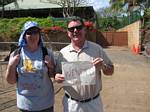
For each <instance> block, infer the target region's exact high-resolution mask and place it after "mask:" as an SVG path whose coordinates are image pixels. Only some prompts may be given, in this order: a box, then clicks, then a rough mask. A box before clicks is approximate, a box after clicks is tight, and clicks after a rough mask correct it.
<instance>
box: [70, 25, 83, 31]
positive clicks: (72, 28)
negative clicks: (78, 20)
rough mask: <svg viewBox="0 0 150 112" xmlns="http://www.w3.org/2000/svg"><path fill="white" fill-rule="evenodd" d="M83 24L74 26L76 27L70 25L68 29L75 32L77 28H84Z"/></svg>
mask: <svg viewBox="0 0 150 112" xmlns="http://www.w3.org/2000/svg"><path fill="white" fill-rule="evenodd" d="M82 28H83V26H82V25H80V26H74V27H70V28H68V31H70V32H74V30H75V29H77V30H78V31H80V30H82Z"/></svg>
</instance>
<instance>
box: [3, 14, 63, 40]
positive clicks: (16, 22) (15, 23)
mask: <svg viewBox="0 0 150 112" xmlns="http://www.w3.org/2000/svg"><path fill="white" fill-rule="evenodd" d="M26 21H36V22H37V23H38V24H39V26H40V27H42V28H48V27H52V26H60V27H62V28H64V29H66V21H65V20H64V21H63V20H60V21H59V20H56V21H54V18H52V17H47V18H32V17H26V18H13V19H0V28H1V29H0V40H4V38H7V40H14V41H17V40H18V37H19V35H20V33H21V32H22V28H23V25H24V23H25V22H26Z"/></svg>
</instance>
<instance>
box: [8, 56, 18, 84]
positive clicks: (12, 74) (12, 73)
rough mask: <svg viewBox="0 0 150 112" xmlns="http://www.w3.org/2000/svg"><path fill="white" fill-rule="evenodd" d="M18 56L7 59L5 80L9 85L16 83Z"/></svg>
mask: <svg viewBox="0 0 150 112" xmlns="http://www.w3.org/2000/svg"><path fill="white" fill-rule="evenodd" d="M19 60H20V55H19V54H17V55H16V56H11V57H10V59H9V63H8V65H7V70H6V74H5V79H6V81H7V82H8V83H9V84H14V83H16V82H17V76H16V75H17V73H16V67H17V65H18V63H19Z"/></svg>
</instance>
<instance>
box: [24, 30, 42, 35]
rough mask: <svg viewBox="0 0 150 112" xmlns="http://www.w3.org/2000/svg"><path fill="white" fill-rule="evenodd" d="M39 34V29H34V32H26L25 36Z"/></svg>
mask: <svg viewBox="0 0 150 112" xmlns="http://www.w3.org/2000/svg"><path fill="white" fill-rule="evenodd" d="M39 32H40V30H39V29H34V30H27V31H26V34H27V35H33V34H38V33H39Z"/></svg>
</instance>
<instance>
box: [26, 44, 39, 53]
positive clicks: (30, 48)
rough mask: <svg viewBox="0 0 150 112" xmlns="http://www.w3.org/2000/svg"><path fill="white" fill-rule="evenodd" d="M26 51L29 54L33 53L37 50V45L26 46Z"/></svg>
mask: <svg viewBox="0 0 150 112" xmlns="http://www.w3.org/2000/svg"><path fill="white" fill-rule="evenodd" d="M27 49H28V50H29V51H31V52H35V51H36V50H37V49H38V45H31V46H29V45H28V46H27Z"/></svg>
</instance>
